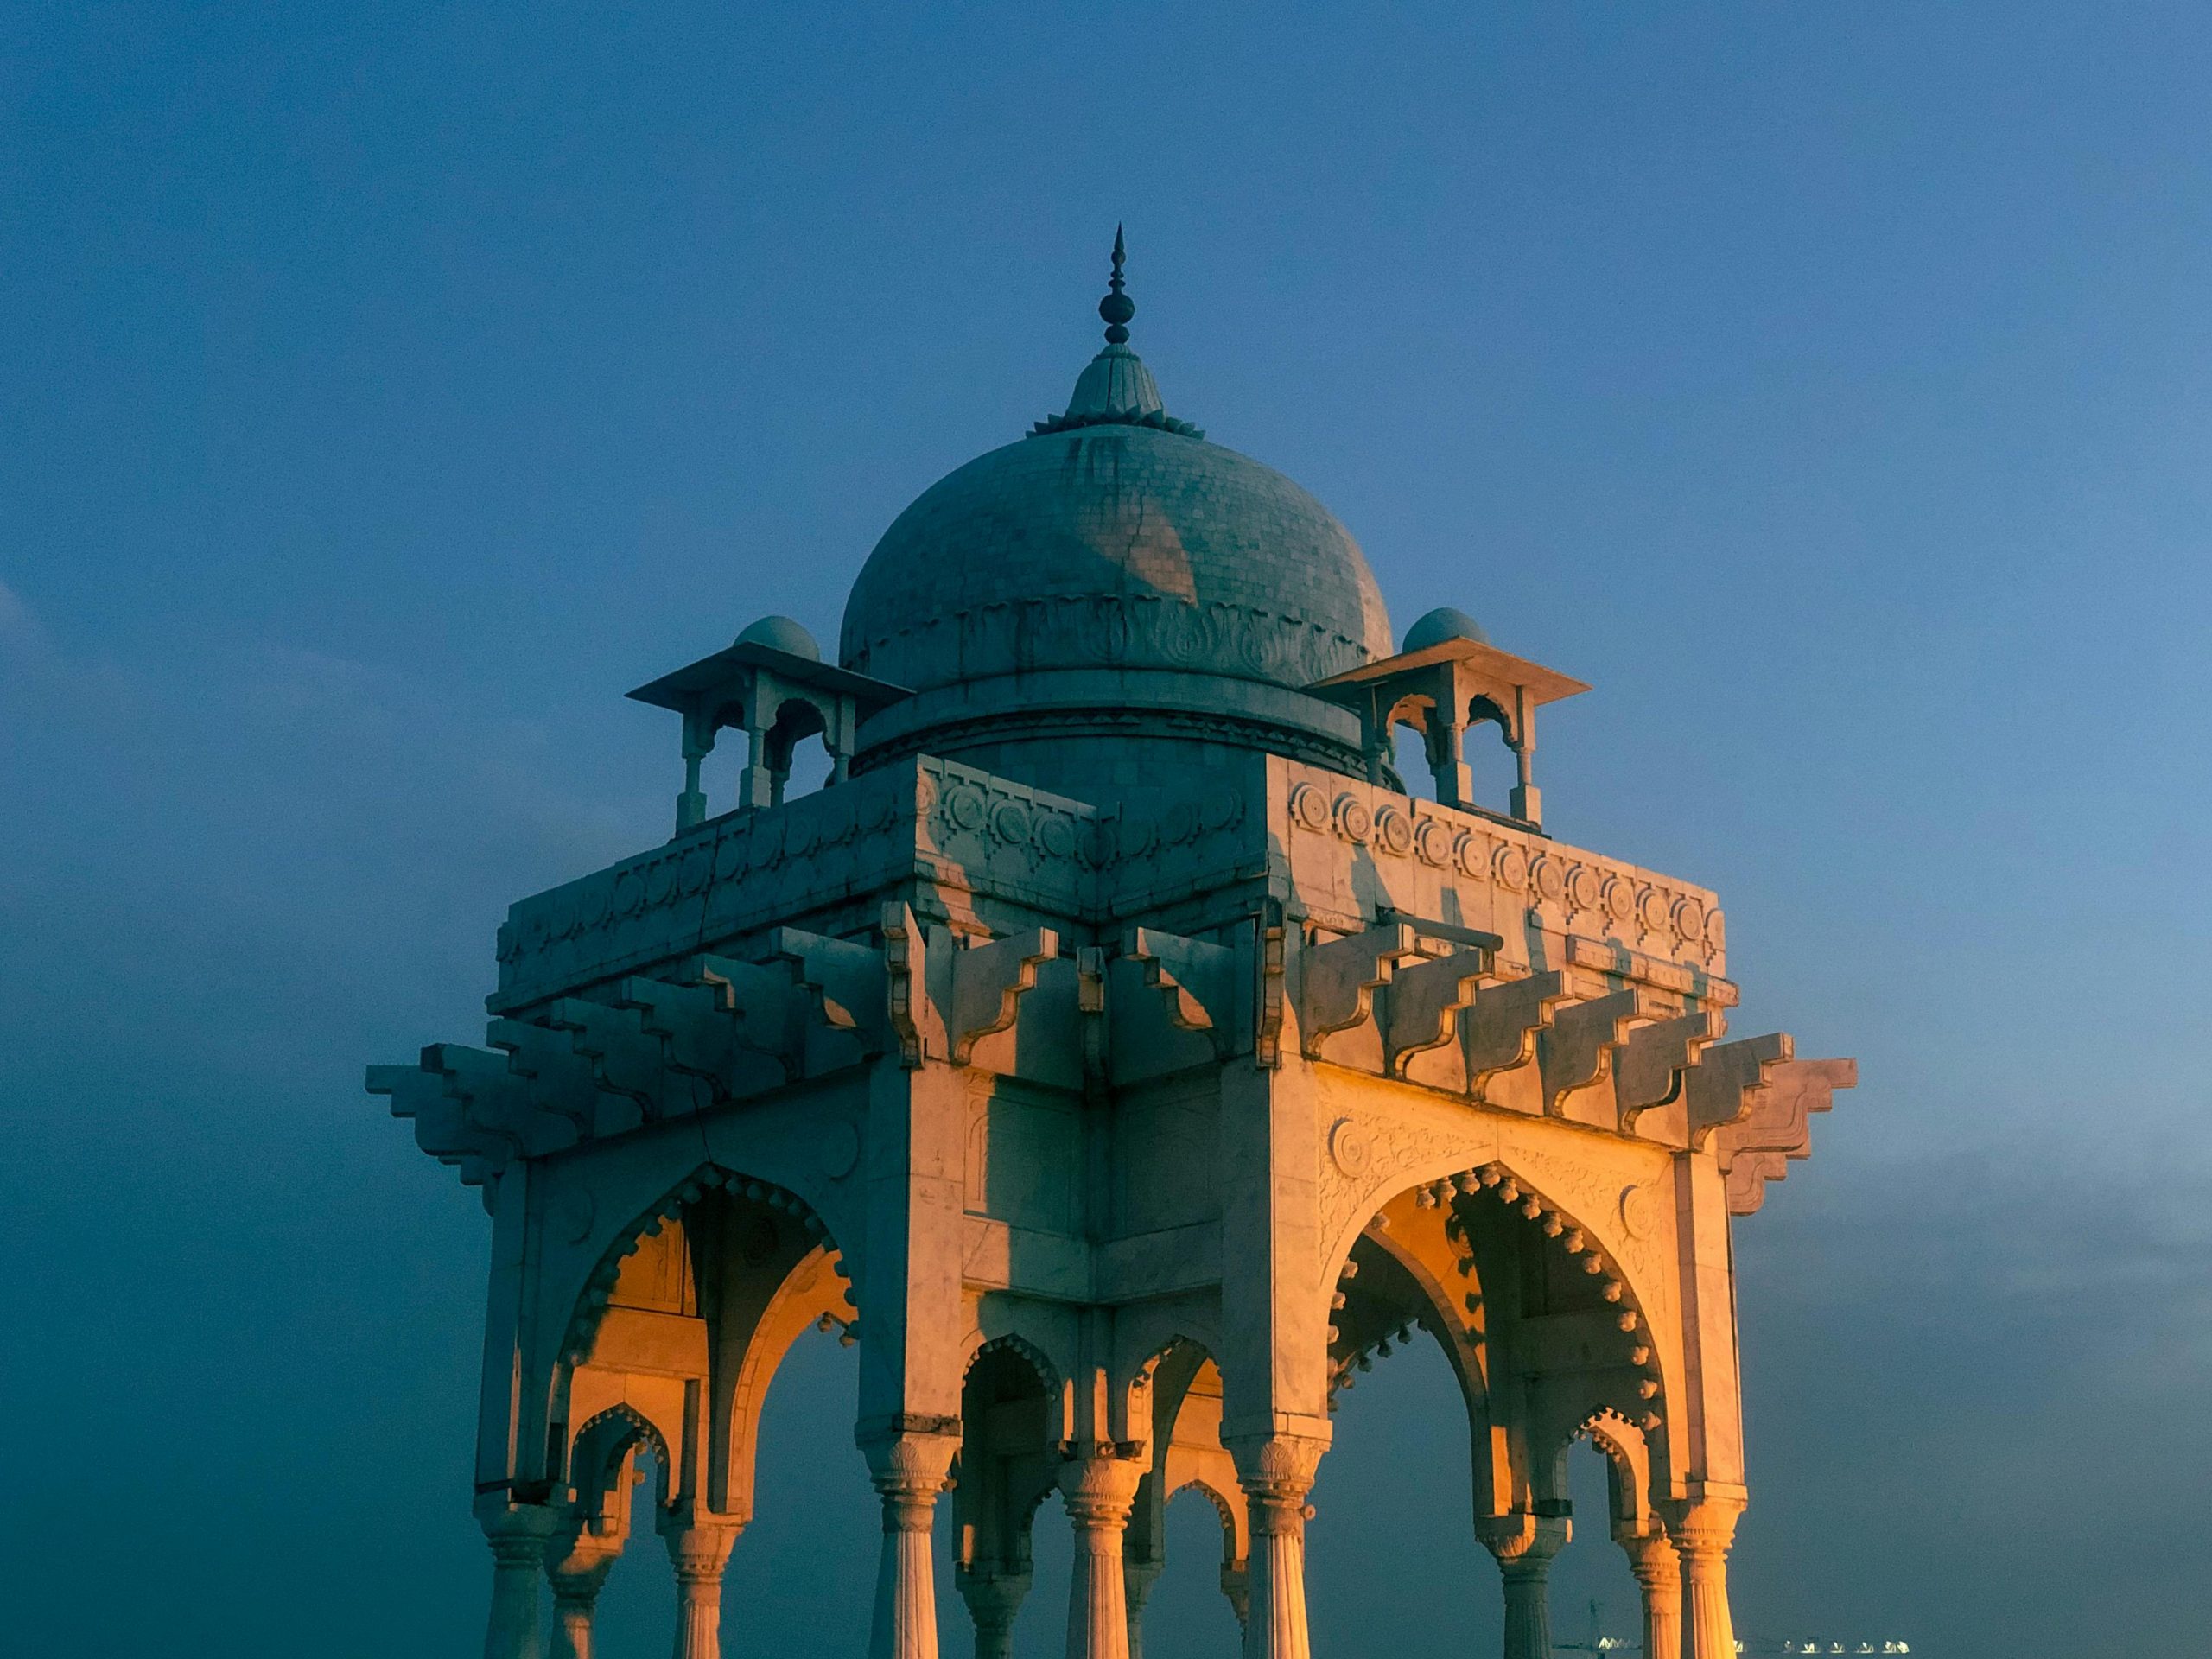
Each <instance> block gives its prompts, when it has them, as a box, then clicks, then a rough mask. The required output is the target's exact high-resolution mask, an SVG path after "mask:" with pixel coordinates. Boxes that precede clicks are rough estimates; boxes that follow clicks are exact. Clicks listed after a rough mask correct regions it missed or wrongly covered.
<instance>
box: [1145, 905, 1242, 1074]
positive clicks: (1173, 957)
mask: <svg viewBox="0 0 2212 1659" xmlns="http://www.w3.org/2000/svg"><path fill="white" fill-rule="evenodd" d="M1122 957H1124V958H1125V959H1127V960H1128V961H1129V962H1131V963H1135V965H1136V966H1137V967H1138V968H1139V969H1141V970H1142V972H1143V975H1144V984H1145V988H1146V989H1147V990H1150V991H1154V992H1157V993H1158V994H1159V995H1160V1001H1161V1002H1162V1003H1163V1004H1164V1005H1165V1007H1166V1010H1167V1019H1168V1022H1169V1023H1170V1024H1171V1025H1173V1026H1174V1027H1175V1028H1176V1029H1177V1030H1179V1031H1202V1032H1204V1033H1206V1035H1207V1036H1208V1037H1209V1038H1210V1039H1211V1041H1212V1043H1213V1047H1214V1052H1215V1053H1216V1054H1219V1055H1226V1054H1227V1053H1228V1052H1230V1049H1231V1048H1232V1047H1233V1046H1235V1042H1236V1021H1235V1019H1234V1012H1235V1004H1236V994H1235V990H1234V987H1235V985H1236V951H1235V950H1231V949H1230V947H1229V946H1227V945H1225V944H1210V943H1209V942H1207V941H1206V940H1205V939H1190V938H1184V937H1183V936H1182V935H1180V934H1178V933H1163V932H1161V931H1160V930H1159V929H1157V928H1152V927H1138V928H1132V929H1131V930H1130V931H1129V932H1128V935H1127V937H1126V938H1124V940H1123V942H1122Z"/></svg>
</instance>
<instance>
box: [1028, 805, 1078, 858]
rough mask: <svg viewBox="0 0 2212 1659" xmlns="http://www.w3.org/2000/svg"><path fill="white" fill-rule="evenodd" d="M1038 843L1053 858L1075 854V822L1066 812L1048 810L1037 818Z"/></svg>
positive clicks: (1068, 856) (1069, 856)
mask: <svg viewBox="0 0 2212 1659" xmlns="http://www.w3.org/2000/svg"><path fill="white" fill-rule="evenodd" d="M1037 844H1038V845H1039V847H1041V848H1043V849H1045V851H1046V855H1048V856H1050V857H1052V858H1071V857H1073V856H1074V855H1075V823H1074V820H1072V819H1071V818H1070V817H1067V816H1066V815H1065V814H1064V813H1059V812H1048V813H1046V815H1045V816H1044V817H1040V818H1039V819H1038V820H1037Z"/></svg>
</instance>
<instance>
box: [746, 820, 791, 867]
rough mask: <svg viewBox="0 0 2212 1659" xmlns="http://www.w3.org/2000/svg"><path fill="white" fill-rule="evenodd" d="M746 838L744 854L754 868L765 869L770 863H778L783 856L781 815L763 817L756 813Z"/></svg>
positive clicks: (782, 822) (782, 823)
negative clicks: (749, 833) (751, 831)
mask: <svg viewBox="0 0 2212 1659" xmlns="http://www.w3.org/2000/svg"><path fill="white" fill-rule="evenodd" d="M746 839H747V842H749V843H750V845H749V847H748V849H747V857H748V858H750V859H751V860H752V861H753V868H754V869H756V870H765V869H766V868H769V866H771V865H772V864H780V863H781V862H782V861H783V857H784V821H783V817H782V815H781V814H780V813H778V814H773V815H771V816H769V817H765V818H763V817H759V816H757V815H756V816H755V817H754V819H753V833H752V834H751V835H750V836H747V837H746Z"/></svg>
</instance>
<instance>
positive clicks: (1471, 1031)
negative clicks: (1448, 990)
mask: <svg viewBox="0 0 2212 1659" xmlns="http://www.w3.org/2000/svg"><path fill="white" fill-rule="evenodd" d="M1573 995H1574V992H1573V989H1572V988H1570V987H1569V986H1568V984H1567V976H1566V975H1565V974H1562V973H1548V974H1531V975H1530V976H1529V977H1528V978H1526V979H1516V980H1511V981H1509V982H1506V983H1504V984H1503V985H1486V986H1484V988H1482V989H1480V990H1479V991H1478V992H1476V993H1475V1000H1474V1001H1473V1002H1472V1003H1471V1005H1470V1007H1469V1010H1468V1013H1467V1014H1465V1016H1464V1017H1463V1018H1462V1019H1461V1020H1460V1021H1459V1024H1460V1027H1461V1029H1462V1031H1463V1032H1464V1033H1465V1038H1464V1041H1463V1044H1462V1050H1463V1052H1465V1055H1466V1058H1467V1092H1468V1093H1469V1094H1480V1093H1481V1092H1482V1086H1483V1084H1484V1081H1485V1080H1486V1079H1488V1078H1491V1077H1496V1076H1497V1074H1498V1073H1499V1072H1501V1071H1512V1070H1513V1069H1514V1068H1515V1067H1516V1066H1522V1065H1527V1064H1528V1063H1529V1061H1530V1060H1532V1059H1534V1058H1535V1057H1536V1040H1537V1038H1538V1036H1539V1034H1540V1033H1542V1032H1543V1031H1544V1030H1545V1029H1546V1028H1547V1027H1549V1026H1550V1025H1551V1023H1552V1021H1553V1020H1554V1018H1555V1017H1556V1010H1557V1009H1558V1007H1559V1006H1560V1003H1562V1002H1566V1001H1570V1000H1571V999H1572V998H1573Z"/></svg>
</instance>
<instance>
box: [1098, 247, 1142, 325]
mask: <svg viewBox="0 0 2212 1659" xmlns="http://www.w3.org/2000/svg"><path fill="white" fill-rule="evenodd" d="M1126 257H1128V256H1127V255H1126V254H1125V253H1123V252H1122V227H1121V226H1119V225H1116V226H1115V227H1114V274H1113V275H1112V276H1111V277H1108V278H1107V279H1106V287H1107V290H1108V291H1107V295H1106V297H1105V298H1104V299H1103V300H1101V301H1099V302H1098V315H1100V316H1102V317H1103V318H1104V319H1105V320H1106V343H1107V344H1108V345H1109V346H1126V345H1128V343H1129V330H1128V321H1129V319H1130V318H1131V317H1134V316H1135V315H1136V314H1137V302H1135V300H1133V299H1131V298H1130V297H1129V296H1128V295H1126V294H1124V293H1122V261H1123V260H1124V259H1125V258H1126Z"/></svg>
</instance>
